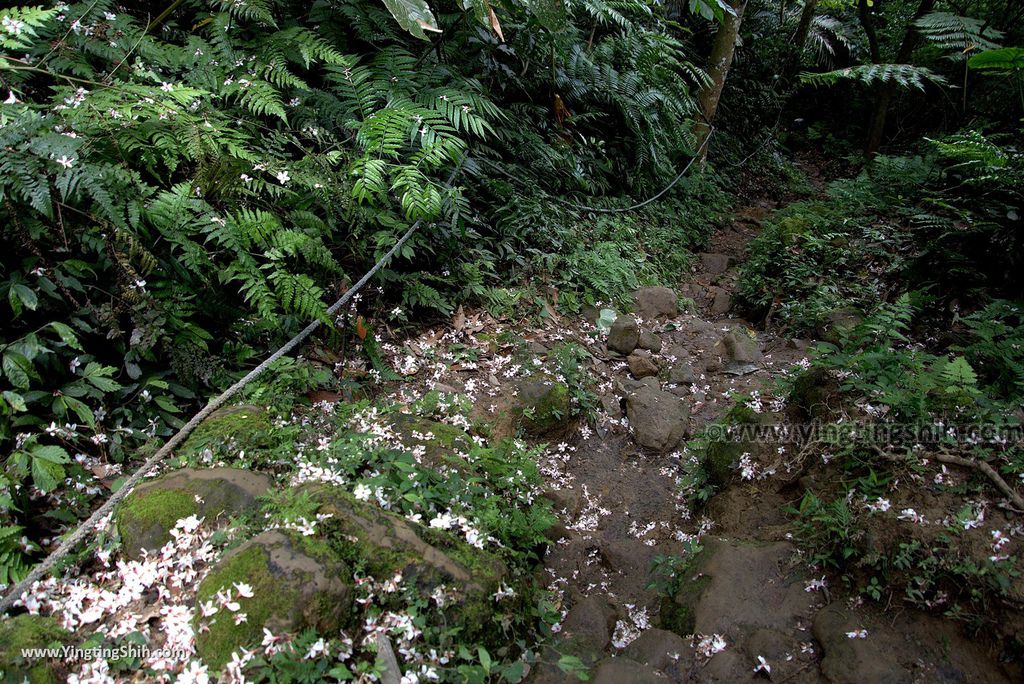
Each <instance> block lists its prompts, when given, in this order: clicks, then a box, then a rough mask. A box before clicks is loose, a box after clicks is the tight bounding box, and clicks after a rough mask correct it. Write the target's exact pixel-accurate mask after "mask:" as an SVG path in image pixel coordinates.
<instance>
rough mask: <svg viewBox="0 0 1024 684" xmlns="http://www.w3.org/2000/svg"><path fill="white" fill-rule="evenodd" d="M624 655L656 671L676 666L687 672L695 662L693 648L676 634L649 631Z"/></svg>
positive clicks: (659, 630) (657, 630)
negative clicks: (693, 661) (692, 662)
mask: <svg viewBox="0 0 1024 684" xmlns="http://www.w3.org/2000/svg"><path fill="white" fill-rule="evenodd" d="M623 655H625V656H626V657H627V658H629V659H630V660H635V661H636V662H638V663H643V664H645V665H650V666H651V667H653V668H654V669H655V670H665V669H668V668H669V667H670V666H672V665H675V666H677V667H679V670H680V671H683V672H685V671H686V669H687V667H688V665H689V662H690V661H692V660H693V647H692V646H691V645H690V644H689V642H687V641H686V640H685V639H683V638H682V637H681V636H679V635H678V634H676V633H675V632H670V631H668V630H665V629H649V630H647V631H646V632H644V633H643V634H641V635H640V636H638V637H637V638H636V640H635V641H633V643H631V644H630V645H629V646H627V647H626V651H625V653H624V654H623ZM673 656H678V658H673Z"/></svg>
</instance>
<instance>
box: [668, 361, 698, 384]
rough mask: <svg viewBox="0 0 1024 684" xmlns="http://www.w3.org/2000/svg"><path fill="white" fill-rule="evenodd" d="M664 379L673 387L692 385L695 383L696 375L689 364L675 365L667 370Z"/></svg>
mask: <svg viewBox="0 0 1024 684" xmlns="http://www.w3.org/2000/svg"><path fill="white" fill-rule="evenodd" d="M665 379H666V380H667V381H668V382H669V383H671V384H673V385H692V384H694V383H695V382H697V374H696V373H694V372H693V369H692V368H690V365H689V364H686V363H677V364H675V365H673V366H671V367H670V368H669V369H668V374H667V375H666V378H665Z"/></svg>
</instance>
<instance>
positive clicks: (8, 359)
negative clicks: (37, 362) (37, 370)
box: [3, 350, 34, 389]
mask: <svg viewBox="0 0 1024 684" xmlns="http://www.w3.org/2000/svg"><path fill="white" fill-rule="evenodd" d="M3 366H4V375H6V376H7V379H8V380H10V381H11V384H12V385H14V386H15V387H17V388H18V389H28V387H29V382H30V380H31V378H32V375H34V371H33V370H32V363H31V362H30V361H29V360H28V359H26V358H25V356H24V355H23V354H19V353H18V352H16V351H10V350H8V351H7V352H5V353H4V361H3Z"/></svg>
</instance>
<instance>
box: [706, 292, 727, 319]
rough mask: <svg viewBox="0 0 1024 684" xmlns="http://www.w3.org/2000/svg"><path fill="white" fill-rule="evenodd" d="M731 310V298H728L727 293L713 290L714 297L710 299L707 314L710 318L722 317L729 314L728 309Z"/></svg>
mask: <svg viewBox="0 0 1024 684" xmlns="http://www.w3.org/2000/svg"><path fill="white" fill-rule="evenodd" d="M731 308H732V297H731V296H729V292H728V291H726V290H724V289H722V288H720V287H717V288H715V290H714V295H713V296H712V298H711V307H710V309H709V312H710V313H711V315H712V316H724V315H725V314H727V313H729V309H731Z"/></svg>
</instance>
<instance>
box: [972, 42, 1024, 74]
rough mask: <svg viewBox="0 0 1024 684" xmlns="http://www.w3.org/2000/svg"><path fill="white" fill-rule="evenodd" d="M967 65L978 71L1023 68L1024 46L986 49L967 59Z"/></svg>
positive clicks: (1020, 69)
mask: <svg viewBox="0 0 1024 684" xmlns="http://www.w3.org/2000/svg"><path fill="white" fill-rule="evenodd" d="M967 66H968V67H970V68H971V69H976V70H978V71H989V72H992V73H1010V72H1013V71H1022V70H1024V48H1019V47H1006V48H999V49H998V50H986V51H985V52H979V53H978V54H976V55H974V56H973V57H971V58H970V59H969V60H967Z"/></svg>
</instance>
